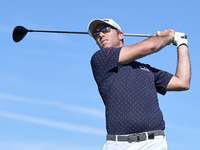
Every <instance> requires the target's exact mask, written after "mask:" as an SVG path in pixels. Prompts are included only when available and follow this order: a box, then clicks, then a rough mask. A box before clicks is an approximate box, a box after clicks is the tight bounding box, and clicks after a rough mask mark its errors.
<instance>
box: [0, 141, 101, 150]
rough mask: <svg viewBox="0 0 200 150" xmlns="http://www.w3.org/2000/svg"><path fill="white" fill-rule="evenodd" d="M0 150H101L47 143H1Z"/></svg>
mask: <svg viewBox="0 0 200 150" xmlns="http://www.w3.org/2000/svg"><path fill="white" fill-rule="evenodd" d="M0 149H1V150H102V148H101V149H98V148H97V147H84V146H78V145H69V144H67V145H65V144H61V143H49V142H23V141H22V142H19V141H17V142H16V141H6V142H5V141H3V142H0Z"/></svg>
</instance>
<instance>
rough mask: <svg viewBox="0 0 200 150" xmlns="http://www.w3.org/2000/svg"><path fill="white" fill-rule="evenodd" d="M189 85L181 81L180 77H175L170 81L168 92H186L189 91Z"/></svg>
mask: <svg viewBox="0 0 200 150" xmlns="http://www.w3.org/2000/svg"><path fill="white" fill-rule="evenodd" d="M188 89H189V87H188V84H187V83H184V82H183V81H181V80H180V79H179V78H178V77H176V76H173V77H172V78H171V80H170V81H169V83H168V85H167V87H166V91H184V90H188Z"/></svg>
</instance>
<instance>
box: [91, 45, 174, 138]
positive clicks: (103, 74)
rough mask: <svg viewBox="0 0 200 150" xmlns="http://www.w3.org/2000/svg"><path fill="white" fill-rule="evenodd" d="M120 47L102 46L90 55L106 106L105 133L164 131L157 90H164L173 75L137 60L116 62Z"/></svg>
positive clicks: (158, 91) (160, 91)
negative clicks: (122, 62)
mask: <svg viewBox="0 0 200 150" xmlns="http://www.w3.org/2000/svg"><path fill="white" fill-rule="evenodd" d="M120 50H121V48H104V49H101V50H99V51H97V52H96V53H95V54H94V55H93V56H92V58H91V66H92V71H93V75H94V78H95V81H96V83H97V85H98V89H99V93H100V95H101V97H102V99H103V102H104V104H105V108H106V129H107V132H108V134H112V135H123V134H132V133H139V132H145V131H152V130H164V128H165V122H164V120H163V114H162V112H161V110H160V107H159V104H158V97H157V93H160V94H162V95H164V94H165V93H166V91H165V89H166V86H167V84H168V83H169V81H170V79H171V78H172V76H173V75H172V74H170V73H168V72H165V71H161V70H158V69H155V68H153V67H151V66H149V65H147V64H142V63H139V62H137V61H133V62H131V63H129V64H126V65H121V64H118V59H119V53H120Z"/></svg>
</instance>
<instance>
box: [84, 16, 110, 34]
mask: <svg viewBox="0 0 200 150" xmlns="http://www.w3.org/2000/svg"><path fill="white" fill-rule="evenodd" d="M100 24H108V23H106V22H104V21H102V20H100V19H94V20H92V21H91V22H90V23H89V25H88V33H89V34H90V36H92V35H93V34H94V31H95V29H96V27H97V26H98V25H100ZM108 25H109V24H108Z"/></svg>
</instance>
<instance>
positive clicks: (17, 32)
mask: <svg viewBox="0 0 200 150" xmlns="http://www.w3.org/2000/svg"><path fill="white" fill-rule="evenodd" d="M28 32H46V33H69V34H88V32H72V31H46V30H28V29H26V28H25V27H23V26H16V27H15V28H14V30H13V34H12V37H13V40H14V41H15V42H19V41H21V40H22V39H23V38H24V37H25V36H26V34H27V33H28ZM124 36H135V37H153V36H156V34H124ZM184 38H187V36H185V37H184Z"/></svg>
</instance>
